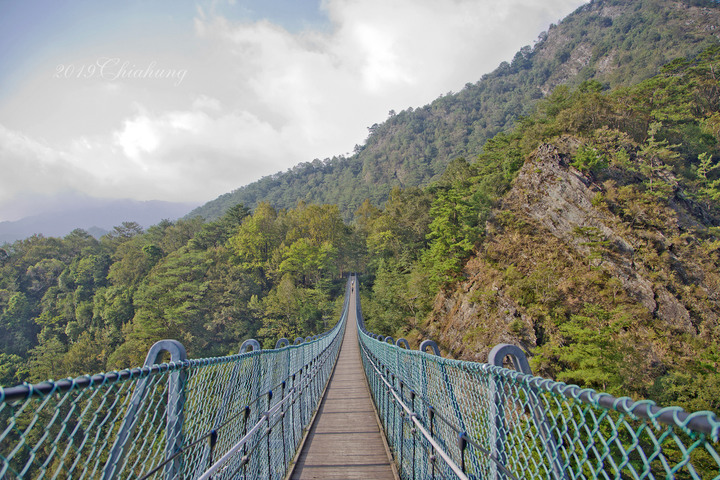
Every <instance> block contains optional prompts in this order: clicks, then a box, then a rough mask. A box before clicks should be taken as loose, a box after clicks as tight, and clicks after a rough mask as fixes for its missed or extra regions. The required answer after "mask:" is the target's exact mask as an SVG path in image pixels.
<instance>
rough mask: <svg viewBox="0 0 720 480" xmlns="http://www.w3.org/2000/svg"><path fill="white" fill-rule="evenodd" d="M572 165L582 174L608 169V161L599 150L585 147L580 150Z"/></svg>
mask: <svg viewBox="0 0 720 480" xmlns="http://www.w3.org/2000/svg"><path fill="white" fill-rule="evenodd" d="M571 165H572V166H573V167H575V168H577V169H578V170H580V171H581V172H596V171H599V170H602V169H605V168H607V167H608V160H607V157H606V156H605V155H604V154H603V153H601V152H599V151H598V149H597V148H594V147H589V146H586V145H583V146H582V147H580V148H579V149H578V151H577V153H576V154H575V158H574V159H573V162H572V164H571Z"/></svg>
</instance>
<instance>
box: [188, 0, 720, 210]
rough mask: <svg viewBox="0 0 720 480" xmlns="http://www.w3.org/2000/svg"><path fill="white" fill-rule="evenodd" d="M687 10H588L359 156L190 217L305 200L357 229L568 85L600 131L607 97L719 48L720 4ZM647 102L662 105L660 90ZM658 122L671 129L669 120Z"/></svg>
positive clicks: (580, 124) (253, 188)
mask: <svg viewBox="0 0 720 480" xmlns="http://www.w3.org/2000/svg"><path fill="white" fill-rule="evenodd" d="M678 3H679V2H677V1H667V2H658V1H656V0H638V1H627V0H623V1H619V2H609V1H608V0H603V1H595V2H592V3H590V4H587V5H585V6H583V7H582V8H580V9H578V10H577V11H576V12H574V13H573V14H571V15H569V16H568V17H567V18H566V19H564V20H563V21H562V22H560V24H558V25H556V26H553V28H551V29H550V30H549V31H548V32H545V33H543V34H541V35H540V38H539V39H538V42H537V43H536V44H535V45H534V47H530V46H525V47H523V48H522V49H520V51H519V52H517V54H516V55H515V56H514V58H513V60H512V62H511V63H507V62H503V63H502V64H501V65H500V66H499V67H498V68H497V69H496V70H495V71H493V72H491V73H489V74H486V75H484V76H483V77H482V79H480V80H479V81H477V82H473V83H468V84H466V85H465V88H463V89H462V90H461V91H459V92H457V93H449V94H447V95H442V96H440V97H439V98H437V99H436V100H435V101H433V102H431V103H430V104H429V105H425V106H423V107H421V108H408V109H406V110H403V111H401V112H397V113H395V112H393V114H392V115H390V116H389V118H388V119H387V120H386V121H385V122H382V123H378V124H375V125H373V126H371V127H370V128H369V129H368V131H369V135H368V138H367V140H366V141H365V143H364V144H363V145H362V146H357V147H356V148H355V153H354V154H353V155H351V156H349V157H347V158H346V157H343V156H338V157H333V158H328V159H325V160H319V159H315V160H313V161H312V162H306V163H302V164H300V165H297V166H296V167H293V168H292V169H290V170H288V171H287V172H279V173H276V174H274V175H271V176H268V177H265V178H263V179H261V180H259V181H257V182H255V183H252V184H250V185H247V186H245V187H242V188H239V189H237V190H235V191H234V192H231V193H228V194H225V195H222V196H221V197H219V198H217V199H216V200H213V201H212V202H209V203H208V204H206V205H204V206H202V207H200V208H198V209H196V210H195V211H194V212H192V213H191V216H196V215H199V216H203V217H205V218H207V219H215V218H218V217H219V216H220V215H222V213H223V212H224V211H226V210H227V209H228V208H229V207H231V206H232V205H235V204H238V203H242V204H245V205H247V206H250V207H253V208H254V207H256V206H257V205H259V204H260V203H261V202H268V203H270V204H271V205H273V206H274V207H275V208H293V207H295V205H297V203H298V202H299V201H301V200H302V201H310V202H313V203H318V204H324V203H329V204H337V205H338V206H339V207H340V211H341V213H342V216H343V218H344V219H345V220H346V221H349V220H351V219H352V217H353V214H354V212H355V211H356V210H357V209H358V208H359V207H360V205H362V203H363V201H364V200H365V199H369V200H370V201H371V203H372V204H373V205H376V206H380V205H382V204H383V203H384V202H385V201H386V200H387V198H388V196H389V195H390V192H391V191H392V189H393V188H395V187H401V188H408V187H417V186H419V187H424V186H427V185H429V184H431V183H432V182H433V181H435V180H437V179H438V177H439V176H440V175H441V174H442V172H443V171H444V170H445V168H446V167H447V165H448V164H449V163H450V162H451V161H452V160H453V159H455V158H459V157H465V158H468V159H469V158H475V157H476V156H477V155H478V154H480V153H482V152H483V151H485V150H486V145H485V144H486V142H488V141H489V140H490V139H493V138H497V137H496V135H497V134H498V133H500V132H509V131H510V130H511V129H512V128H513V127H515V126H516V125H519V124H522V118H523V116H526V115H528V114H530V113H531V112H532V110H533V107H534V106H535V105H536V104H537V102H538V101H539V100H540V99H542V98H543V97H544V96H545V95H546V94H547V92H553V90H555V92H554V93H551V94H550V95H549V97H550V98H553V96H555V97H554V98H555V99H556V100H557V101H562V99H561V98H560V97H562V94H561V91H560V90H557V89H556V88H555V87H557V86H559V85H567V87H568V91H570V90H572V89H573V87H578V86H579V87H580V88H579V90H578V92H579V93H580V94H581V95H582V101H583V102H584V105H583V108H582V109H578V110H576V111H575V112H572V113H574V115H569V116H568V118H566V119H565V122H566V123H568V124H570V125H572V127H573V128H575V129H584V130H592V129H594V128H596V127H597V126H599V125H601V124H602V121H603V120H602V117H603V115H604V113H605V110H604V108H605V106H604V105H603V104H602V102H601V101H599V100H600V99H601V98H602V95H601V93H602V90H605V89H607V87H610V88H615V87H619V86H629V85H634V84H637V83H638V82H640V81H642V80H646V79H648V78H650V77H652V76H654V75H656V74H657V73H658V72H659V71H660V68H661V67H662V66H663V65H664V64H666V63H667V62H668V61H669V60H672V59H674V58H679V59H681V60H680V61H679V62H676V63H675V64H674V65H673V66H672V67H670V68H671V69H672V68H684V67H683V64H682V62H685V61H686V60H685V59H688V58H692V57H694V56H696V55H697V54H698V53H700V52H702V51H703V50H705V49H706V48H707V47H709V46H711V45H716V44H717V39H716V38H715V36H714V33H713V32H714V28H715V26H716V25H718V23H719V22H720V6H719V5H718V4H717V3H713V2H705V3H706V4H707V5H708V6H707V7H705V8H706V10H702V11H699V10H698V9H697V6H695V7H692V8H688V7H687V6H685V5H683V6H682V7H681V6H679V5H678ZM607 11H612V12H613V15H612V18H610V17H605V16H603V15H604V13H605V12H607ZM589 52H592V54H591V55H589ZM578 65H585V66H584V67H583V68H579V67H578ZM705 87H708V88H705V89H704V90H703V92H702V94H703V98H702V99H701V100H702V101H703V102H712V101H715V100H716V98H715V95H716V93H717V89H715V91H713V89H712V88H711V87H710V84H709V83H706V84H705ZM665 93H666V94H670V93H671V92H669V91H666V92H665ZM672 94H673V95H674V93H672ZM643 95H645V97H644V98H649V99H651V100H653V99H654V93H653V89H652V88H648V90H647V91H646V92H645V93H644V94H643ZM658 99H661V98H660V97H658ZM668 100H669V99H668ZM673 103H674V104H675V105H676V108H675V109H674V111H673V112H672V115H675V116H676V115H679V114H680V113H681V112H682V111H683V109H684V105H683V104H681V103H677V102H674V101H673ZM559 106H560V107H561V105H559ZM628 111H629V110H628ZM549 113H550V114H551V115H552V112H549ZM566 113H568V114H570V113H571V112H566ZM669 113H670V112H668V114H669ZM653 120H659V121H663V122H665V121H666V119H665V118H663V117H656V118H654V119H653ZM643 123H644V125H638V127H640V128H641V129H642V130H643V132H642V133H643V134H644V133H645V132H646V131H647V126H648V123H649V122H647V119H645V120H644V121H643ZM668 140H669V141H670V142H671V143H679V142H677V141H676V140H675V139H674V138H668ZM498 141H500V140H498ZM503 141H504V140H503ZM683 143H684V142H683ZM535 146H536V145H534V146H530V148H529V151H532V150H533V149H534V148H535ZM496 151H497V150H496ZM529 151H528V150H526V153H529ZM507 160H508V161H507V162H503V163H505V165H503V168H502V170H501V171H500V172H498V173H500V174H507V173H508V172H509V173H510V175H512V171H513V170H516V169H517V168H519V165H517V162H518V160H519V161H520V163H522V161H523V160H524V158H523V157H520V158H518V157H517V156H514V157H512V158H508V159H507ZM494 163H495V164H496V165H499V164H500V163H501V162H499V161H498V162H494ZM501 185H502V184H501Z"/></svg>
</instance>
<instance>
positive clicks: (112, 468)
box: [102, 340, 187, 480]
mask: <svg viewBox="0 0 720 480" xmlns="http://www.w3.org/2000/svg"><path fill="white" fill-rule="evenodd" d="M163 352H168V353H170V361H172V362H180V361H184V360H187V352H186V351H185V347H183V345H182V344H181V343H180V342H178V341H177V340H160V341H159V342H157V343H155V344H154V345H153V346H152V347H150V350H149V351H148V354H147V357H146V358H145V364H144V365H143V366H144V367H151V366H153V365H156V364H157V362H158V361H159V360H160V357H161V356H162V354H163ZM148 381H149V378H148V377H145V378H143V379H142V380H140V381H139V382H138V384H137V387H135V391H134V392H133V396H132V398H131V400H130V405H129V406H128V410H127V412H126V413H125V419H124V420H123V423H122V426H121V427H120V431H119V432H118V435H117V437H116V439H115V443H114V444H113V447H112V450H111V451H110V456H109V457H108V461H107V463H106V464H105V468H104V469H103V474H102V478H103V480H108V479H114V478H116V476H117V475H118V473H119V468H121V467H122V462H123V460H124V458H125V454H126V453H127V447H128V440H129V438H130V437H131V436H132V434H133V432H134V431H135V427H137V413H138V411H139V409H140V405H141V404H142V402H143V401H144V400H145V390H146V389H147V385H148ZM184 405H185V371H184V370H179V371H174V372H172V373H171V374H170V378H169V381H168V404H167V409H166V417H165V422H166V434H165V438H166V443H165V458H170V457H172V455H174V454H175V452H177V451H178V450H179V449H180V448H182V444H183V437H182V427H183V420H184V418H183V416H184V410H183V407H184ZM180 466H181V459H180V458H179V457H176V458H175V459H174V460H173V461H172V462H170V463H168V464H167V465H166V466H165V476H166V477H167V478H168V479H171V478H176V477H177V476H178V475H180Z"/></svg>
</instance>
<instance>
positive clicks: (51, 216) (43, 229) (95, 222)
mask: <svg viewBox="0 0 720 480" xmlns="http://www.w3.org/2000/svg"><path fill="white" fill-rule="evenodd" d="M43 203H44V204H45V205H44V207H41V208H42V210H41V213H35V214H31V215H28V216H26V217H23V218H21V219H19V220H14V221H4V222H0V244H3V243H12V242H14V241H16V240H20V239H23V238H27V237H30V236H32V235H35V234H41V235H43V236H46V237H63V236H65V235H67V234H68V233H70V232H71V231H73V230H75V229H77V228H80V229H83V230H86V231H87V232H88V233H90V234H91V235H92V236H94V237H95V238H99V237H101V236H102V235H104V234H106V233H108V232H109V231H110V230H112V228H113V227H114V226H116V225H120V224H122V223H123V222H137V223H138V224H140V225H141V226H143V227H149V226H151V225H155V224H156V223H158V222H159V221H160V220H163V219H168V220H175V219H177V218H180V217H182V216H183V215H185V214H187V213H188V212H189V211H190V210H192V209H193V208H194V207H196V206H197V204H196V203H175V202H163V201H159V200H151V201H138V200H130V199H121V200H115V199H102V198H93V197H89V196H83V195H73V194H67V195H58V196H55V197H52V198H47V199H43ZM36 211H37V207H36Z"/></svg>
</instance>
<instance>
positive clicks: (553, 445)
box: [488, 343, 568, 479]
mask: <svg viewBox="0 0 720 480" xmlns="http://www.w3.org/2000/svg"><path fill="white" fill-rule="evenodd" d="M507 356H509V357H510V359H511V360H512V363H513V366H514V367H515V370H517V371H519V372H522V373H524V374H526V375H532V374H533V373H532V370H531V369H530V363H529V362H528V359H527V357H526V356H525V352H523V351H522V349H521V348H520V347H517V346H515V345H510V344H507V343H501V344H500V345H496V346H495V347H493V349H492V350H490V353H489V354H488V363H489V364H491V365H495V366H496V367H502V366H503V361H504V360H505V357H507ZM496 382H499V380H496ZM494 388H495V408H496V416H495V419H496V428H498V430H497V434H498V435H497V438H496V441H495V448H496V450H497V454H498V461H500V459H501V456H502V458H503V460H502V464H503V465H504V464H506V461H507V459H506V454H505V451H504V450H505V447H504V443H505V438H504V431H502V430H504V428H503V429H500V428H499V427H500V425H499V424H498V422H500V424H502V423H504V418H503V417H504V409H502V408H501V407H502V399H501V395H500V393H499V391H500V389H498V388H497V386H496V385H495V386H494ZM534 393H536V394H535V395H529V397H530V398H539V397H538V395H537V392H534ZM532 410H533V420H534V421H535V427H536V428H537V430H538V432H539V433H540V436H541V437H542V439H543V444H544V446H545V456H546V458H547V460H548V462H549V463H550V465H552V472H553V474H554V477H555V478H556V479H566V478H568V477H567V475H566V474H565V470H564V468H563V466H562V465H561V463H560V451H559V449H558V446H557V441H556V440H555V436H554V435H553V433H552V430H551V429H550V425H549V424H548V421H547V418H546V417H545V415H544V413H543V409H542V407H541V406H540V405H539V404H538V403H534V405H533V406H532Z"/></svg>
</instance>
